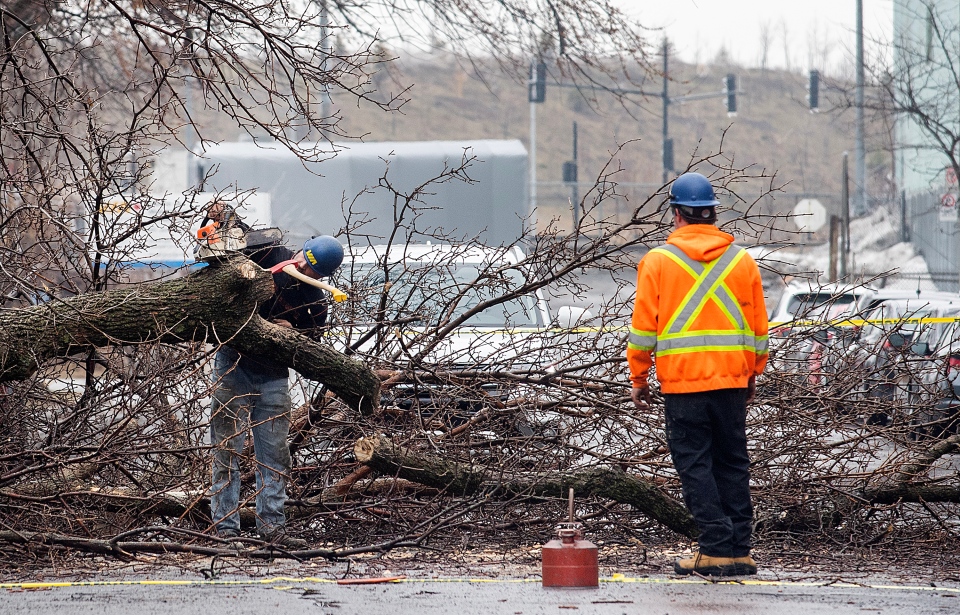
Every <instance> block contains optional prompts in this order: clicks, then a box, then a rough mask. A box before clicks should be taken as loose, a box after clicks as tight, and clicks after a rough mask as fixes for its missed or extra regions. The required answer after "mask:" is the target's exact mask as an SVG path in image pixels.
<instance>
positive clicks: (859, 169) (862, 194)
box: [853, 0, 867, 215]
mask: <svg viewBox="0 0 960 615" xmlns="http://www.w3.org/2000/svg"><path fill="white" fill-rule="evenodd" d="M863 87H864V76H863V0H857V89H856V95H855V101H854V104H855V106H856V108H857V137H856V138H857V143H856V146H857V155H856V161H855V164H856V174H857V177H856V185H855V186H854V189H855V192H854V195H855V196H854V199H853V205H854V211H855V212H856V213H857V214H858V215H864V214H866V213H867V198H866V197H867V193H866V185H867V164H866V148H865V147H864V143H863V139H864V136H863V129H864V126H863Z"/></svg>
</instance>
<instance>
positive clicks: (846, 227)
mask: <svg viewBox="0 0 960 615" xmlns="http://www.w3.org/2000/svg"><path fill="white" fill-rule="evenodd" d="M848 159H849V156H848V155H847V152H843V178H842V180H841V183H840V190H841V193H840V207H842V208H843V231H842V238H841V240H842V242H843V249H842V250H841V251H840V274H839V277H840V279H841V280H846V278H847V263H848V262H849V261H850V171H849V168H848V167H849V165H848V164H847V160H848Z"/></svg>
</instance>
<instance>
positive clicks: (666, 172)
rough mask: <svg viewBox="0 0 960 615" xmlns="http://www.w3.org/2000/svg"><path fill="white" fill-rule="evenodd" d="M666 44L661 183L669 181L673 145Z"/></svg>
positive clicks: (664, 48) (666, 45) (664, 42)
mask: <svg viewBox="0 0 960 615" xmlns="http://www.w3.org/2000/svg"><path fill="white" fill-rule="evenodd" d="M667 51H668V43H667V39H666V37H664V39H663V93H662V94H661V95H660V99H661V100H662V101H663V183H667V181H668V180H669V179H670V173H671V172H672V171H673V168H672V167H673V144H672V143H670V136H669V135H670V132H669V128H670V123H669V119H668V115H669V109H670V97H669V95H668V92H667V82H668V78H667V67H668V60H667V58H668V55H669V54H668V53H667Z"/></svg>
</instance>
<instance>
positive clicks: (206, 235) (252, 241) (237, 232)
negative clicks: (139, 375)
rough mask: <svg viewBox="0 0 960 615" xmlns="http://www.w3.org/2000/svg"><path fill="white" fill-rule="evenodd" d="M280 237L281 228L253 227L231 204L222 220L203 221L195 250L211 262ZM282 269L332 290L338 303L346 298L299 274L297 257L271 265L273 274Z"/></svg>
mask: <svg viewBox="0 0 960 615" xmlns="http://www.w3.org/2000/svg"><path fill="white" fill-rule="evenodd" d="M281 239H282V235H281V233H280V229H278V228H266V229H261V230H253V229H252V228H250V227H249V226H248V225H247V224H245V223H244V222H243V221H242V220H241V219H240V216H238V215H237V213H236V211H234V209H233V208H232V207H224V209H223V213H222V215H221V220H220V221H216V220H211V219H210V218H209V217H207V218H204V219H203V221H202V222H201V226H200V229H199V230H198V231H197V246H196V247H195V248H194V251H193V252H194V258H195V259H196V260H197V261H200V262H204V263H209V262H211V261H217V260H220V259H221V258H224V257H227V256H229V255H230V254H232V253H237V252H241V251H243V250H247V251H249V250H256V249H257V248H262V247H266V246H271V245H276V244H278V243H280V240H281ZM281 271H282V272H283V273H285V274H287V275H289V276H290V277H292V278H294V279H296V280H299V281H300V282H303V283H305V284H309V285H311V286H315V287H316V288H319V289H321V290H325V291H327V292H329V293H330V294H332V295H333V300H334V301H336V302H337V303H340V302H341V301H346V300H347V294H346V293H345V292H343V291H342V290H340V289H339V288H335V287H333V286H331V285H329V284H324V283H323V282H321V281H320V280H315V279H313V278H311V277H309V276H306V275H304V274H302V273H300V272H299V271H298V270H297V268H296V261H295V260H289V261H284V262H282V263H277V264H276V265H274V266H273V267H271V268H270V273H272V274H273V275H276V274H278V273H280V272H281Z"/></svg>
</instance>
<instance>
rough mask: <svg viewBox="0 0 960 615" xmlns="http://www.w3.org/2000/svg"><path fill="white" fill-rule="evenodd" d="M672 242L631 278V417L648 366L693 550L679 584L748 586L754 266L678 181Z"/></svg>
mask: <svg viewBox="0 0 960 615" xmlns="http://www.w3.org/2000/svg"><path fill="white" fill-rule="evenodd" d="M670 204H671V207H672V209H673V223H674V228H675V230H674V231H673V232H672V233H671V234H670V236H669V237H668V238H667V243H666V244H665V245H663V246H661V247H658V248H654V249H653V250H651V251H650V252H649V253H647V254H646V256H644V257H643V259H642V260H641V261H640V264H639V266H638V268H637V296H636V300H635V303H634V308H633V321H632V323H631V326H630V337H629V340H628V343H627V362H628V363H629V365H630V378H631V381H632V382H633V390H632V399H633V403H634V404H635V405H636V406H637V408H638V409H639V410H647V409H649V407H650V389H649V384H648V381H647V378H648V375H649V372H650V367H651V365H652V364H653V361H654V359H655V360H656V363H657V369H656V376H657V380H658V381H659V382H660V391H661V393H662V394H663V399H664V405H665V414H666V426H667V431H666V435H667V442H668V444H669V446H670V455H671V457H672V458H673V464H674V466H675V467H676V469H677V473H678V474H679V475H680V482H681V485H682V487H683V498H684V501H685V502H686V504H687V508H689V509H690V512H691V514H692V515H693V518H694V519H695V520H696V522H697V525H698V526H699V528H700V535H699V538H698V542H699V550H698V552H697V553H695V554H694V555H693V556H691V557H688V558H684V559H680V560H677V562H676V563H675V564H674V570H675V571H676V572H677V574H690V573H692V572H697V573H700V574H709V575H716V576H732V575H743V574H756V572H757V565H756V562H755V561H754V560H753V558H752V557H751V556H750V534H751V527H752V524H753V506H752V505H751V502H750V460H749V458H748V457H747V437H746V412H747V404H748V403H749V402H751V401H753V397H754V392H755V391H756V377H757V376H758V375H759V374H760V373H761V372H762V371H763V368H764V365H766V362H767V310H766V307H765V306H764V302H763V287H762V285H761V283H760V271H759V269H758V268H757V264H756V262H754V260H753V259H752V258H751V257H750V255H749V254H747V252H746V250H744V249H742V248H739V247H737V246H735V245H733V235H730V234H729V233H725V232H723V231H721V230H720V229H718V228H717V227H716V226H715V223H716V219H717V214H716V206H717V205H719V204H720V203H719V201H717V199H716V196H715V194H714V191H713V186H711V185H710V181H709V180H708V179H707V178H706V177H704V176H703V175H701V174H699V173H684V174H683V175H681V176H680V177H678V178H677V179H676V180H674V182H673V184H672V185H671V187H670Z"/></svg>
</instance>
